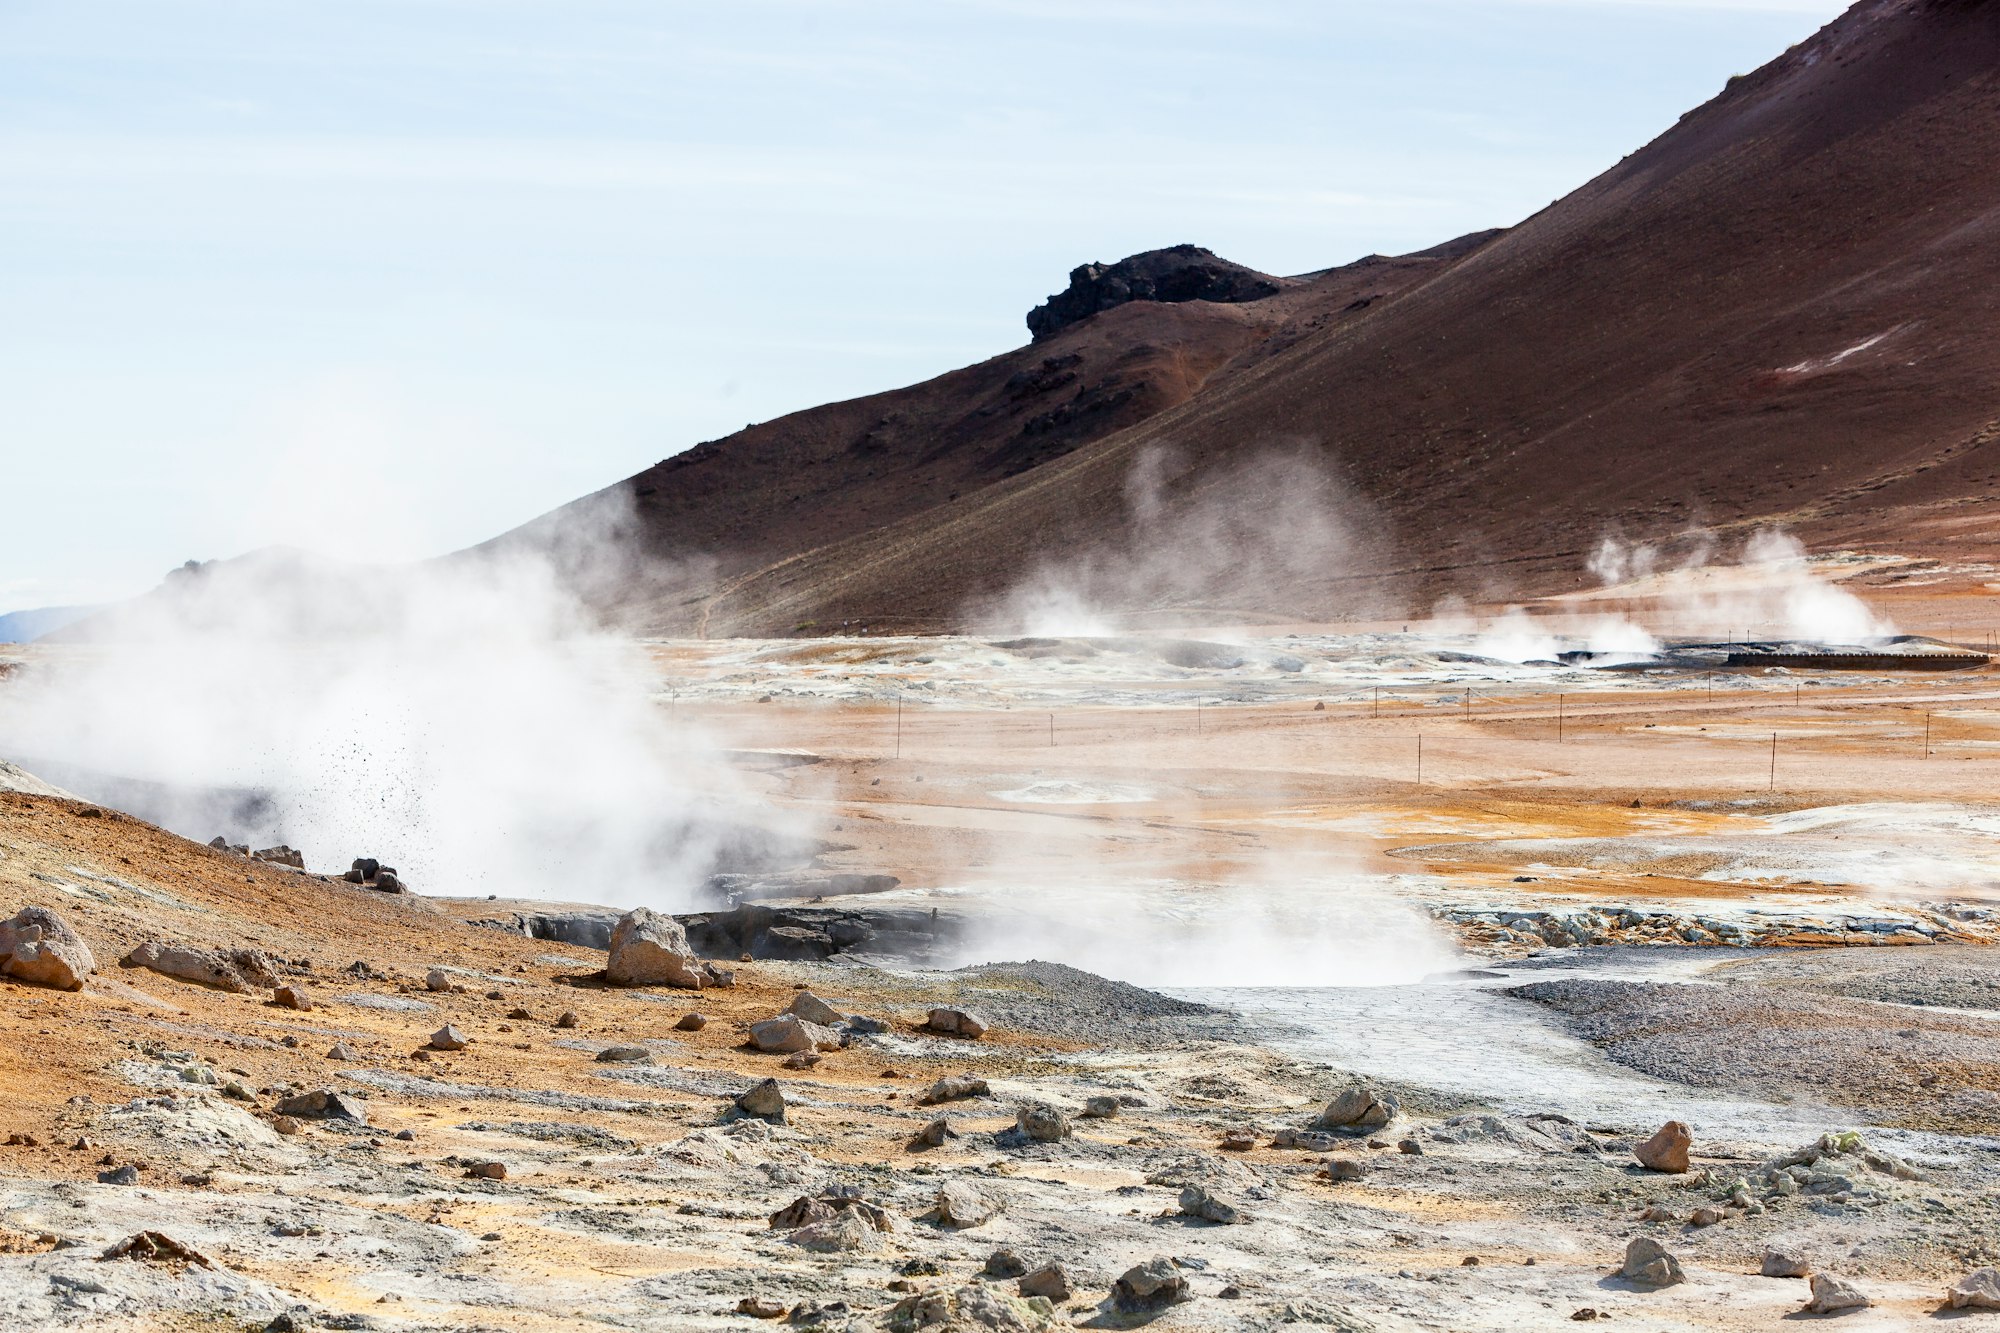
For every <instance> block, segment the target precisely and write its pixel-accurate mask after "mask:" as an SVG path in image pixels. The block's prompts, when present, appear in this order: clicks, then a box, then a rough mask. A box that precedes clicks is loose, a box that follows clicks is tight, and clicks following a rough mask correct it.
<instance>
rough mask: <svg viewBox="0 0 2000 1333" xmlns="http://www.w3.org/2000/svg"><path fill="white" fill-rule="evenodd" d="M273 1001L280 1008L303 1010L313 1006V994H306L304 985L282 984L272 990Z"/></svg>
mask: <svg viewBox="0 0 2000 1333" xmlns="http://www.w3.org/2000/svg"><path fill="white" fill-rule="evenodd" d="M271 1003H272V1004H275V1005H277V1006H278V1007H279V1008H280V1009H297V1010H299V1011H301V1012H304V1011H305V1010H309V1009H311V1008H312V1007H313V1002H312V996H310V995H308V994H306V989H305V987H303V986H280V987H278V988H277V989H276V990H274V991H272V992H271Z"/></svg>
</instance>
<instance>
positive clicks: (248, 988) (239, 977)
mask: <svg viewBox="0 0 2000 1333" xmlns="http://www.w3.org/2000/svg"><path fill="white" fill-rule="evenodd" d="M118 966H120V967H143V968H145V969H147V970H148V971H152V972H158V973H159V974H160V975H161V976H163V977H173V978H175V979H176V980H179V981H192V982H194V983H195V984H196V985H199V986H213V987H215V988H216V989H217V990H225V991H228V992H230V993H231V994H232V995H249V994H251V993H252V992H254V991H257V990H261V989H266V988H273V987H276V986H279V985H281V984H283V983H282V981H281V979H280V978H279V976H278V972H277V969H276V968H274V967H273V966H272V965H271V960H270V959H269V958H267V957H266V956H265V955H264V953H263V952H262V951H261V950H258V949H197V948H194V947H192V946H189V945H183V944H168V943H165V942H164V941H161V940H148V941H146V942H145V943H144V944H141V945H140V946H138V947H137V948H136V949H133V950H132V952H130V953H128V954H126V955H125V956H124V957H123V958H121V959H119V960H118Z"/></svg>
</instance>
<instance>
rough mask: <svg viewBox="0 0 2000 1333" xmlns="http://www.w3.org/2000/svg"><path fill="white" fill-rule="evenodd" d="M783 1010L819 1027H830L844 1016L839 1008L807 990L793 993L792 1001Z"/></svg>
mask: <svg viewBox="0 0 2000 1333" xmlns="http://www.w3.org/2000/svg"><path fill="white" fill-rule="evenodd" d="M785 1012H786V1013H788V1014H797V1015H798V1016H799V1017H800V1018H803V1019H805V1020H806V1022H808V1023H817V1024H819V1025H820V1026H821V1027H826V1028H830V1027H832V1026H833V1025H834V1024H835V1023H838V1022H840V1021H841V1019H842V1018H844V1017H845V1015H844V1014H842V1013H841V1012H840V1010H838V1009H836V1008H834V1007H833V1006H832V1005H830V1004H828V1003H827V1002H826V1001H825V1000H822V999H820V998H819V996H817V995H815V994H813V993H812V992H811V991H809V990H802V991H800V992H799V993H798V994H797V995H794V996H793V997H792V1002H791V1003H790V1004H788V1005H786V1006H785Z"/></svg>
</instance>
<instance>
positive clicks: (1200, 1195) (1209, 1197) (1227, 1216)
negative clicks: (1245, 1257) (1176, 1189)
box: [1180, 1185, 1250, 1226]
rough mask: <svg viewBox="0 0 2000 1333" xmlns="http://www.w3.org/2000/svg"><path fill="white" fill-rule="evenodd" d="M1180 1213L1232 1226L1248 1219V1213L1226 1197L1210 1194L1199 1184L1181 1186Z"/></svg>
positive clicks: (1183, 1215) (1184, 1215)
mask: <svg viewBox="0 0 2000 1333" xmlns="http://www.w3.org/2000/svg"><path fill="white" fill-rule="evenodd" d="M1180 1213H1181V1216H1182V1217H1193V1218H1199V1219H1200V1220H1201V1221H1204V1222H1215V1223H1219V1224H1221V1225H1223V1226H1233V1225H1235V1224H1237V1223H1241V1222H1248V1221H1249V1220H1250V1214H1248V1213H1246V1212H1244V1211H1243V1210H1242V1209H1241V1208H1239V1207H1237V1206H1236V1205H1235V1204H1233V1203H1230V1202H1229V1201H1228V1200H1227V1199H1222V1198H1218V1197H1217V1196H1215V1195H1213V1194H1210V1193H1209V1192H1208V1191H1207V1190H1206V1189H1204V1188H1202V1187H1201V1186H1200V1185H1183V1186H1182V1187H1181V1197H1180Z"/></svg>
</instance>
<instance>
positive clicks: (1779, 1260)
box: [1757, 1248, 1812, 1277]
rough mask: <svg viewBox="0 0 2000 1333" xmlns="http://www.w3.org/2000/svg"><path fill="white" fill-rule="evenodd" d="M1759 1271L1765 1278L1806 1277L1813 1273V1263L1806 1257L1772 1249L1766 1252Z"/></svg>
mask: <svg viewBox="0 0 2000 1333" xmlns="http://www.w3.org/2000/svg"><path fill="white" fill-rule="evenodd" d="M1757 1271H1758V1272H1759V1273H1761V1274H1763V1275H1764V1276H1765V1277H1804V1276H1805V1275H1806V1274H1808V1273H1810V1272H1812V1263H1811V1261H1810V1260H1808V1259H1806V1258H1805V1256H1804V1255H1801V1254H1796V1253H1794V1252H1792V1251H1790V1250H1780V1249H1776V1248H1772V1249H1767V1250H1765V1251H1764V1257H1763V1259H1762V1260H1761V1261H1760V1262H1759V1263H1758V1265H1757Z"/></svg>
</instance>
